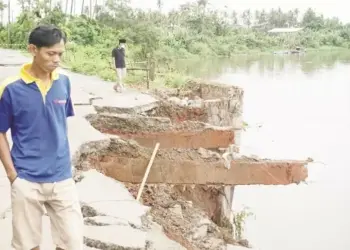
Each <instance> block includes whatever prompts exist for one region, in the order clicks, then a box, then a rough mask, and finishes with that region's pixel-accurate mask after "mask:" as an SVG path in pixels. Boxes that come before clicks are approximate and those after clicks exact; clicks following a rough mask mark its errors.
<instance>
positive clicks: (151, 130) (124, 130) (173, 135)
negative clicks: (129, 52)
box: [86, 113, 234, 148]
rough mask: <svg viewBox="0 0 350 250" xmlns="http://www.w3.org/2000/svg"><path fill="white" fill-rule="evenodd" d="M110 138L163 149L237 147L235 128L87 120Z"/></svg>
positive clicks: (125, 118)
mask: <svg viewBox="0 0 350 250" xmlns="http://www.w3.org/2000/svg"><path fill="white" fill-rule="evenodd" d="M86 119H87V120H88V121H89V122H90V123H91V125H92V126H93V127H94V128H95V129H97V130H99V131H101V132H102V133H106V134H113V135H118V136H120V137H121V138H124V139H133V140H135V141H137V142H138V143H139V144H140V145H141V146H145V147H154V146H155V144H156V143H157V142H159V143H160V147H161V148H225V147H229V146H230V145H231V144H233V143H234V130H233V129H232V127H214V126H209V125H206V124H204V123H202V122H197V121H186V122H182V123H175V124H172V122H171V120H170V119H169V118H165V117H147V116H142V115H127V114H110V113H100V114H91V115H88V116H86Z"/></svg>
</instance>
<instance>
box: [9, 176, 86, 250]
mask: <svg viewBox="0 0 350 250" xmlns="http://www.w3.org/2000/svg"><path fill="white" fill-rule="evenodd" d="M11 201H12V228H13V238H12V247H13V248H14V249H15V250H30V249H32V248H34V247H37V246H39V245H40V243H41V229H42V217H43V215H44V213H45V210H44V208H46V211H47V214H48V216H49V218H50V222H51V234H52V239H53V242H54V244H55V245H56V246H57V247H59V248H62V249H65V250H83V216H82V213H81V208H80V204H79V199H78V192H77V189H76V186H75V183H74V180H73V179H67V180H64V181H61V182H56V183H33V182H29V181H27V180H24V179H21V178H17V179H16V180H15V181H14V182H13V184H12V187H11Z"/></svg>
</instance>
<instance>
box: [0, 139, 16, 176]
mask: <svg viewBox="0 0 350 250" xmlns="http://www.w3.org/2000/svg"><path fill="white" fill-rule="evenodd" d="M0 160H1V162H2V164H3V165H4V167H5V171H6V174H7V177H8V178H9V180H10V182H11V183H13V182H14V181H15V179H16V178H17V172H16V169H15V166H14V164H13V161H12V158H11V152H10V145H9V143H8V141H7V137H6V133H0Z"/></svg>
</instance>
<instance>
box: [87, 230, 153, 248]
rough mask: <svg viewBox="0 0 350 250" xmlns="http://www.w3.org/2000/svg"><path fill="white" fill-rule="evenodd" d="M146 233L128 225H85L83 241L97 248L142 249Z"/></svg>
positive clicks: (144, 245)
mask: <svg viewBox="0 0 350 250" xmlns="http://www.w3.org/2000/svg"><path fill="white" fill-rule="evenodd" d="M146 234H147V233H146V232H145V231H141V230H139V229H134V228H132V227H129V226H117V225H113V226H85V229H84V243H85V245H87V246H89V247H95V248H97V249H121V250H122V249H125V250H127V249H128V250H139V249H140V250H143V249H145V247H146Z"/></svg>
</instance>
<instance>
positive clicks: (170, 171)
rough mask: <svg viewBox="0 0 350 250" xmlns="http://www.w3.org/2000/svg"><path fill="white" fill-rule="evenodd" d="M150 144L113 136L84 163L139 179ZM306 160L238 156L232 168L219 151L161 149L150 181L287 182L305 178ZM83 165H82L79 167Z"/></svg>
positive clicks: (122, 178)
mask: <svg viewBox="0 0 350 250" xmlns="http://www.w3.org/2000/svg"><path fill="white" fill-rule="evenodd" d="M152 151H153V150H152V149H151V148H145V147H141V146H140V145H138V144H137V143H136V142H132V141H124V140H121V139H117V138H112V139H110V143H109V145H108V147H106V148H104V149H101V150H100V152H99V153H98V155H96V154H95V155H86V156H85V158H84V159H81V164H82V166H90V167H91V168H95V169H98V170H99V171H102V172H103V173H105V174H106V175H107V176H110V177H112V178H114V179H116V180H119V181H122V182H131V183H140V182H141V181H142V178H143V176H144V174H145V172H146V167H147V165H148V162H149V160H150V158H151V155H152ZM306 164H307V161H273V160H257V159H249V158H242V159H235V160H232V161H231V163H230V165H231V166H230V168H229V169H228V168H226V167H225V160H224V159H223V158H222V157H221V156H220V154H218V153H216V152H213V151H209V150H205V149H201V150H193V149H178V148H177V149H160V150H159V151H158V154H157V156H156V159H155V160H154V163H153V166H152V169H151V171H150V173H149V176H148V180H147V182H148V183H169V184H216V185H220V184H222V185H251V184H264V185H287V184H291V183H299V182H301V181H303V180H305V179H306V177H307V171H306V168H305V165H306ZM77 167H78V169H79V168H83V167H79V166H77Z"/></svg>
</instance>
